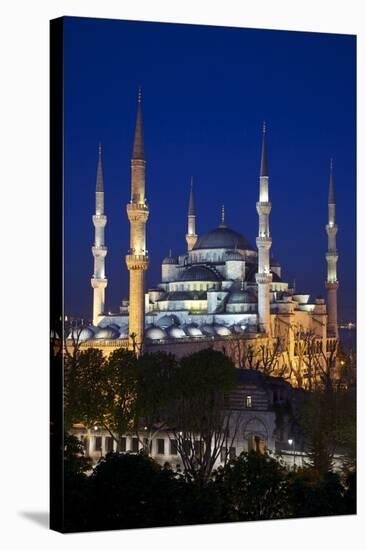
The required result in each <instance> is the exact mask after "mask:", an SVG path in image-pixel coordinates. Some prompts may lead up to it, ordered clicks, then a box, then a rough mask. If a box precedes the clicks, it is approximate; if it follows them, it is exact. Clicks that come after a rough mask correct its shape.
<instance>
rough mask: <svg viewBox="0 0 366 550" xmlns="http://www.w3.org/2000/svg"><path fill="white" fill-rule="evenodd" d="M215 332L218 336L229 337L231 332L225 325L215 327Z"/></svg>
mask: <svg viewBox="0 0 366 550" xmlns="http://www.w3.org/2000/svg"><path fill="white" fill-rule="evenodd" d="M215 332H216V334H218V335H219V336H230V335H231V330H230V329H229V328H228V327H225V325H215Z"/></svg>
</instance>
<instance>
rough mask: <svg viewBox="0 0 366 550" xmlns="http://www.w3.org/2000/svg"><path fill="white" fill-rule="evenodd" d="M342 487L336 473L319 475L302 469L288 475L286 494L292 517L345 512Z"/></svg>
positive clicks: (310, 470) (313, 471)
mask: <svg viewBox="0 0 366 550" xmlns="http://www.w3.org/2000/svg"><path fill="white" fill-rule="evenodd" d="M343 493H344V489H343V486H342V484H341V480H340V477H339V475H338V474H336V473H334V472H327V473H325V474H324V475H320V474H319V472H317V471H316V470H314V469H304V470H300V471H299V472H293V473H291V474H290V475H289V485H288V494H289V500H290V504H291V508H292V515H293V516H294V517H298V518H299V517H317V516H331V515H338V514H343V513H345V506H344V497H343Z"/></svg>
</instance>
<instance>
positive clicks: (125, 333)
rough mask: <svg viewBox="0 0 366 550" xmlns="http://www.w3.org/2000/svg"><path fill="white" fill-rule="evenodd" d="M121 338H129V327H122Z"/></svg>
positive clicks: (120, 330)
mask: <svg viewBox="0 0 366 550" xmlns="http://www.w3.org/2000/svg"><path fill="white" fill-rule="evenodd" d="M119 338H128V325H122V326H121V327H120V329H119Z"/></svg>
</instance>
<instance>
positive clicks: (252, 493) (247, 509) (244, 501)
mask: <svg viewBox="0 0 366 550" xmlns="http://www.w3.org/2000/svg"><path fill="white" fill-rule="evenodd" d="M215 485H216V488H217V490H218V491H219V493H220V495H221V498H222V500H223V505H222V506H223V510H224V512H223V514H224V517H223V518H222V519H221V521H252V520H264V519H277V518H285V517H289V516H290V515H291V513H290V507H289V502H288V494H287V472H286V469H285V468H284V466H282V465H281V464H280V463H279V461H278V460H276V459H274V458H272V457H271V456H270V455H269V454H268V453H266V454H261V453H257V452H254V451H251V452H250V453H242V454H241V455H240V456H238V457H237V458H234V459H232V460H230V462H228V464H227V465H226V466H225V467H223V468H219V469H218V470H217V473H216V474H215Z"/></svg>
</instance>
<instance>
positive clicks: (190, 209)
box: [188, 176, 196, 216]
mask: <svg viewBox="0 0 366 550" xmlns="http://www.w3.org/2000/svg"><path fill="white" fill-rule="evenodd" d="M195 215H196V214H195V208H194V196H193V176H191V190H190V193H189V205H188V216H195Z"/></svg>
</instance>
